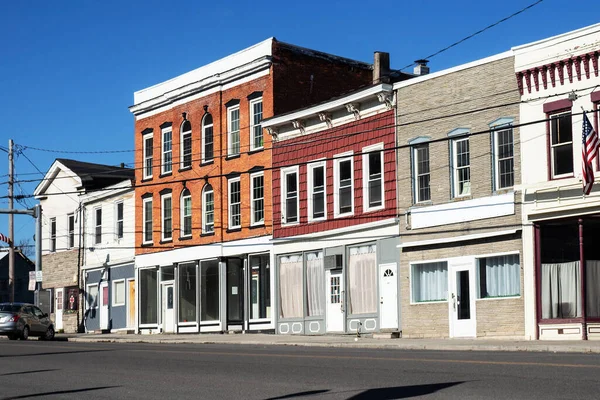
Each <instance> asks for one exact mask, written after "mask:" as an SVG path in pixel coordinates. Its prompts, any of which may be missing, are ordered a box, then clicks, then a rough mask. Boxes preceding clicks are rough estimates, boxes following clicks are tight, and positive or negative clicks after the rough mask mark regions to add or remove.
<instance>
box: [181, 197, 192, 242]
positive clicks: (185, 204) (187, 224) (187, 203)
mask: <svg viewBox="0 0 600 400" xmlns="http://www.w3.org/2000/svg"><path fill="white" fill-rule="evenodd" d="M180 210H181V237H187V236H192V195H191V194H190V191H189V190H188V189H184V190H183V191H182V192H181V207H180Z"/></svg>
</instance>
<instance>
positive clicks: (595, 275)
mask: <svg viewBox="0 0 600 400" xmlns="http://www.w3.org/2000/svg"><path fill="white" fill-rule="evenodd" d="M585 313H586V314H587V316H588V317H595V318H599V317H600V261H597V260H589V261H586V262H585Z"/></svg>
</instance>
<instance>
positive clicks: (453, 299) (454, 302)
mask: <svg viewBox="0 0 600 400" xmlns="http://www.w3.org/2000/svg"><path fill="white" fill-rule="evenodd" d="M452 308H453V309H454V311H456V296H455V295H454V293H452Z"/></svg>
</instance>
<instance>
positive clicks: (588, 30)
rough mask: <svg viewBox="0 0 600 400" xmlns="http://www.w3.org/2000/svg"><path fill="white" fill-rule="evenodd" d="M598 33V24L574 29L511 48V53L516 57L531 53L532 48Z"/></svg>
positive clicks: (599, 26) (599, 25) (599, 28)
mask: <svg viewBox="0 0 600 400" xmlns="http://www.w3.org/2000/svg"><path fill="white" fill-rule="evenodd" d="M598 31H600V23H599V24H594V25H590V26H586V27H584V28H580V29H576V30H574V31H571V32H566V33H561V34H560V35H556V36H551V37H549V38H545V39H542V40H538V41H535V42H531V43H526V44H522V45H519V46H515V47H513V48H512V51H513V52H515V55H516V54H517V53H522V52H524V51H531V50H532V48H533V47H538V48H542V47H548V46H553V45H555V44H557V43H560V42H564V41H567V40H572V39H576V38H578V37H582V36H587V35H590V34H592V33H594V32H598Z"/></svg>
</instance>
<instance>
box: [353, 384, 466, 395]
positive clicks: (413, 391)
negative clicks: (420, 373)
mask: <svg viewBox="0 0 600 400" xmlns="http://www.w3.org/2000/svg"><path fill="white" fill-rule="evenodd" d="M461 383H465V382H464V381H461V382H447V383H430V384H425V385H413V386H396V387H387V388H377V389H368V390H365V391H364V392H362V393H358V394H356V395H354V396H352V397H350V398H349V400H393V399H407V398H409V397H416V396H424V395H426V394H431V393H435V392H437V391H438V390H442V389H446V388H449V387H452V386H456V385H460V384H461Z"/></svg>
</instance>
